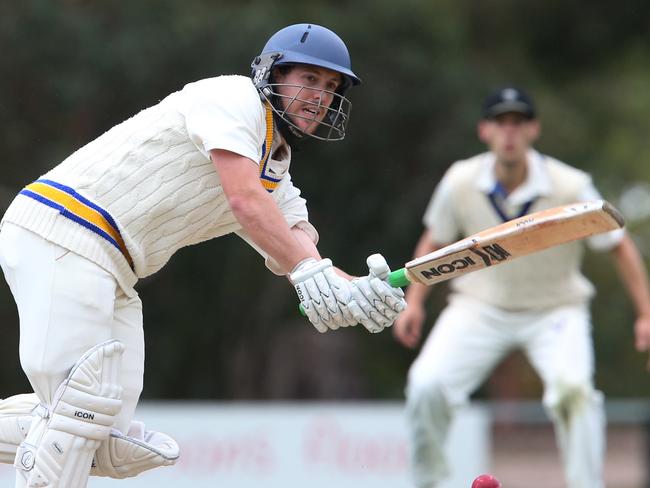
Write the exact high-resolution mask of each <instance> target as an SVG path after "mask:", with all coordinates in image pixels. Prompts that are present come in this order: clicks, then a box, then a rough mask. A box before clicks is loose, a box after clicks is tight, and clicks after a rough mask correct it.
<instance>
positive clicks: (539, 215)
mask: <svg viewBox="0 0 650 488" xmlns="http://www.w3.org/2000/svg"><path fill="white" fill-rule="evenodd" d="M623 225H624V220H623V217H622V216H621V214H620V213H619V212H618V211H617V210H616V209H615V208H614V207H613V206H612V205H611V204H610V203H608V202H606V201H604V200H597V201H590V202H580V203H575V204H571V205H563V206H560V207H555V208H550V209H547V210H542V211H539V212H535V213H532V214H529V215H525V216H523V217H520V218H518V219H514V220H511V221H509V222H505V223H503V224H500V225H497V226H495V227H491V228H489V229H486V230H484V231H481V232H479V233H477V234H474V235H472V236H469V237H466V238H465V239H462V240H460V241H458V242H456V243H454V244H450V245H449V246H445V247H443V248H441V249H438V250H437V251H434V252H432V253H430V254H427V255H426V256H422V257H419V258H417V259H414V260H412V261H409V262H408V263H406V265H405V267H404V268H403V269H402V270H397V271H395V272H393V273H391V275H392V276H390V277H389V282H391V284H392V285H393V286H404V284H406V283H404V281H406V280H408V281H409V282H418V283H422V284H425V285H433V284H435V283H439V282H441V281H445V280H448V279H451V278H455V277H457V276H460V275H463V274H465V273H470V272H472V271H477V270H479V269H483V268H487V267H489V266H496V265H499V264H502V263H505V262H509V261H512V260H513V259H516V258H518V257H521V256H526V255H528V254H532V253H535V252H539V251H543V250H544V249H548V248H551V247H554V246H558V245H560V244H566V243H568V242H572V241H575V240H578V239H584V238H586V237H589V236H592V235H595V234H599V233H602V232H608V231H611V230H615V229H620V228H622V227H623Z"/></svg>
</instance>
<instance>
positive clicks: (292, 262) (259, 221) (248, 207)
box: [228, 190, 319, 273]
mask: <svg viewBox="0 0 650 488" xmlns="http://www.w3.org/2000/svg"><path fill="white" fill-rule="evenodd" d="M228 203H229V204H230V207H231V208H232V211H233V214H234V216H235V218H236V219H237V221H238V222H239V223H240V225H241V226H242V228H243V230H244V231H245V232H246V233H247V234H248V235H249V236H250V238H251V239H252V240H253V242H255V244H256V245H257V246H259V247H260V248H261V249H262V250H263V251H264V252H266V253H267V254H268V255H269V256H271V257H272V258H273V259H274V260H275V261H277V263H278V264H279V265H280V267H281V268H282V270H283V271H285V272H286V273H289V272H290V271H291V270H292V269H293V268H294V267H295V266H296V264H298V263H299V262H300V261H302V260H303V259H306V258H309V257H314V258H316V259H319V256H318V252H317V251H315V252H312V249H310V248H309V247H308V246H305V245H304V243H303V242H301V240H300V239H298V238H297V236H296V233H295V232H292V230H291V229H290V228H289V226H288V225H287V223H286V221H285V219H284V217H283V215H282V213H281V212H280V209H279V208H278V206H277V205H276V203H275V201H274V200H273V198H271V196H270V195H269V194H268V193H267V192H266V191H264V190H263V191H255V190H253V191H250V192H247V193H246V194H245V195H238V196H234V197H231V198H229V200H228ZM300 232H302V231H300ZM310 242H311V241H310ZM313 249H314V250H315V247H314V248H313Z"/></svg>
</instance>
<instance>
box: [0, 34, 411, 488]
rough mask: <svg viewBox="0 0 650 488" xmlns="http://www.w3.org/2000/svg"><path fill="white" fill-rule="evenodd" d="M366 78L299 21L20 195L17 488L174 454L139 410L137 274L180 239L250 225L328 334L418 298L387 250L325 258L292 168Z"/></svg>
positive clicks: (16, 237)
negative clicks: (350, 263)
mask: <svg viewBox="0 0 650 488" xmlns="http://www.w3.org/2000/svg"><path fill="white" fill-rule="evenodd" d="M360 82H361V80H360V79H359V77H358V76H357V75H356V74H355V73H354V72H353V71H352V66H351V61H350V55H349V53H348V49H347V47H346V45H345V43H344V42H343V41H342V40H341V39H340V38H339V37H338V36H337V35H336V34H335V33H334V32H332V31H331V30H329V29H327V28H325V27H322V26H319V25H315V24H296V25H291V26H288V27H286V28H283V29H281V30H280V31H278V32H276V33H275V34H274V35H272V36H271V37H270V39H269V40H268V42H267V43H266V45H265V46H264V48H263V49H262V50H261V52H260V53H259V55H258V56H256V57H255V58H254V59H253V61H252V64H251V76H250V77H244V76H236V75H229V76H218V77H214V78H208V79H203V80H200V81H196V82H194V83H190V84H188V85H186V86H185V87H184V88H183V89H182V90H180V91H178V92H175V93H172V94H170V95H169V96H167V97H166V98H164V99H163V100H162V101H161V102H160V103H158V104H156V105H154V106H151V107H149V108H147V109H145V110H142V111H141V112H139V113H137V114H135V115H134V116H133V117H131V118H129V119H128V120H126V121H124V122H122V123H120V124H118V125H116V126H115V127H113V128H112V129H110V130H109V131H107V132H106V133H104V134H103V135H101V136H100V137H98V138H97V139H95V140H93V141H92V142H89V143H88V144H86V145H85V146H84V147H82V148H80V149H79V150H78V151H76V152H74V153H73V154H72V155H70V156H69V157H68V158H67V159H65V160H64V161H63V162H61V163H60V164H59V165H58V166H56V167H54V168H53V169H52V170H51V171H49V172H47V173H46V174H44V175H43V176H41V177H40V178H38V179H37V180H36V181H33V182H30V183H28V184H27V185H26V186H25V187H24V188H23V189H22V190H21V191H20V192H19V193H18V195H17V196H16V198H15V199H14V200H13V202H12V203H11V205H10V206H9V208H8V209H7V211H6V213H5V214H4V217H3V218H2V223H1V224H0V226H1V227H0V265H1V266H2V270H3V273H4V276H5V279H6V280H7V283H8V284H9V287H10V289H11V292H12V294H13V296H14V299H15V301H16V305H17V307H18V312H19V317H20V361H21V366H22V368H23V370H24V372H25V374H26V375H27V378H28V379H29V381H30V384H31V386H32V387H33V389H34V392H35V395H19V396H16V397H11V398H9V399H7V400H5V401H4V402H2V403H1V404H0V436H2V438H0V460H5V461H7V460H11V461H13V463H14V466H15V468H16V472H17V476H16V487H17V488H20V487H29V488H36V487H45V486H47V487H48V488H83V487H85V486H86V483H87V480H88V476H89V474H90V473H91V470H92V473H93V474H97V475H102V476H112V477H115V478H123V477H128V476H134V475H136V474H138V473H139V472H141V471H144V470H146V469H150V468H152V467H155V466H160V465H165V464H172V463H173V462H174V461H175V459H176V458H177V457H178V453H179V450H178V445H177V444H176V443H175V441H174V440H173V439H171V438H170V437H169V436H167V435H165V434H162V433H158V432H155V431H150V430H147V429H145V428H144V426H143V425H142V424H141V423H138V422H137V421H134V420H133V414H134V411H135V408H136V405H137V403H138V399H139V396H140V392H141V390H142V386H143V385H142V382H143V368H144V338H143V318H142V303H141V301H140V298H139V297H138V293H137V291H136V290H135V288H134V286H135V284H136V282H137V281H138V280H139V279H140V278H144V277H147V276H150V275H152V274H153V273H155V272H157V271H159V270H160V269H161V268H162V267H163V266H164V265H165V264H166V263H167V262H168V261H169V259H170V258H171V257H172V255H173V254H174V253H175V252H176V251H177V250H178V249H180V248H182V247H185V246H190V245H192V244H196V243H199V242H202V241H205V240H207V239H213V238H217V237H220V236H223V235H226V234H231V233H235V234H237V235H238V236H239V237H241V238H242V239H243V240H244V241H246V242H247V243H248V244H250V245H251V246H252V247H254V248H255V249H256V250H257V251H258V252H259V253H260V254H261V255H262V256H263V257H264V259H265V261H266V265H267V267H268V268H269V269H270V270H271V271H272V272H274V273H276V274H277V275H280V276H286V277H287V278H288V279H289V281H290V282H291V283H292V285H293V286H294V287H295V289H296V292H297V294H298V297H299V300H300V303H301V306H302V308H303V310H304V311H305V313H306V315H307V317H308V318H309V320H310V321H311V323H312V324H313V326H314V327H315V328H316V329H317V330H318V331H319V332H326V331H329V330H334V329H338V328H340V327H347V326H353V325H355V324H358V323H361V324H363V326H365V327H366V328H367V329H368V330H369V331H370V332H373V333H374V332H380V331H381V330H382V329H384V328H385V327H388V326H390V325H391V324H392V323H393V321H394V320H395V318H396V316H397V314H398V313H399V312H400V311H401V310H402V309H404V307H405V301H404V298H403V293H402V291H401V290H400V289H399V288H392V287H390V286H389V285H388V284H387V283H385V282H384V281H382V279H381V278H383V277H385V276H386V274H387V273H388V271H389V270H388V266H387V265H386V261H385V260H384V259H383V258H382V257H381V256H379V255H374V256H373V257H372V259H370V260H369V267H370V272H369V274H368V275H367V276H365V277H361V278H354V277H352V276H350V275H348V274H347V273H345V272H343V271H341V270H339V269H337V268H335V267H334V265H333V264H332V261H331V260H329V259H324V258H322V257H321V255H320V254H319V251H318V249H317V247H316V244H317V242H318V233H317V231H316V229H315V228H314V226H313V225H312V224H311V223H310V222H309V219H308V214H307V206H306V202H305V200H304V199H303V198H302V197H301V195H300V191H299V190H298V188H296V187H295V186H294V184H293V182H292V180H291V176H290V173H289V164H290V162H291V153H292V147H294V146H295V145H296V144H299V143H300V142H301V141H302V140H304V139H307V138H316V139H319V140H323V141H332V140H340V139H343V137H344V136H345V132H346V125H347V123H348V115H349V110H350V101H349V100H348V98H347V97H346V95H347V92H348V90H349V89H350V88H351V87H353V86H355V85H359V84H360ZM217 258H218V259H223V258H224V257H223V256H221V257H217ZM14 452H15V454H14Z"/></svg>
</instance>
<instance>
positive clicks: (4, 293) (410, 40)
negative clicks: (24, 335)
mask: <svg viewBox="0 0 650 488" xmlns="http://www.w3.org/2000/svg"><path fill="white" fill-rule="evenodd" d="M646 14H647V3H646V2H645V1H644V0H625V1H623V2H616V3H611V2H598V1H597V2H589V3H587V2H571V1H570V2H565V1H560V0H544V1H537V0H532V1H529V2H520V1H516V0H498V1H497V0H482V1H480V2H478V1H475V0H437V1H436V2H431V1H424V0H403V1H402V2H393V1H387V0H374V1H370V0H356V1H354V2H352V1H349V0H328V1H324V0H311V1H310V2H295V1H288V0H276V1H274V2H259V1H257V2H252V1H246V0H238V1H233V0H230V1H228V0H221V1H210V0H184V1H179V0H139V1H137V2H114V1H109V0H58V1H55V0H23V1H21V2H2V3H0V46H2V50H3V54H2V62H0V127H1V128H2V130H0V149H1V150H2V153H3V162H2V163H1V165H2V179H1V180H0V211H4V209H5V208H6V207H7V205H8V204H9V202H10V201H11V199H12V198H13V195H14V194H15V193H16V192H17V191H18V190H19V189H20V188H21V187H22V186H23V185H24V184H26V183H28V182H30V181H31V180H34V179H35V178H37V177H38V176H39V175H41V174H42V173H44V172H45V171H46V170H47V169H49V168H50V167H51V166H53V165H55V164H56V163H58V162H59V161H61V160H62V159H63V158H65V157H66V156H67V155H68V154H69V153H71V152H72V151H74V150H75V149H77V148H79V147H80V146H81V145H83V144H84V143H85V142H88V141H90V140H91V139H92V138H94V137H96V136H98V135H99V134H101V133H102V132H103V131H105V130H107V129H109V128H110V127H111V126H113V125H114V124H116V123H118V122H120V121H122V120H123V119H125V118H127V117H129V116H131V115H133V114H134V113H135V112H137V111H138V110H140V109H143V108H145V107H147V106H150V105H152V104H154V103H156V102H157V101H158V100H160V99H161V98H163V97H164V96H166V95H167V94H169V93H170V92H172V91H175V90H178V89H180V88H182V86H183V85H184V84H185V83H187V82H190V81H194V80H196V79H200V78H203V77H209V76H215V75H219V74H232V73H238V74H248V67H249V63H250V61H251V60H252V59H253V57H254V56H255V55H256V54H258V52H259V51H260V49H261V48H262V46H263V45H264V43H265V41H266V39H267V38H268V37H269V36H270V35H271V34H272V33H274V32H275V31H276V30H278V29H279V28H281V27H284V26H285V25H289V24H292V23H296V22H305V21H307V22H314V23H317V24H322V25H325V26H328V27H330V28H331V29H333V30H334V31H336V32H337V33H338V34H339V35H340V36H341V37H342V38H343V39H344V40H345V41H346V43H347V45H348V47H349V49H350V52H351V54H352V59H353V67H354V70H355V72H357V74H359V75H360V76H361V77H362V78H363V81H364V83H363V85H362V86H361V87H360V88H355V89H354V90H352V91H351V93H350V97H351V99H352V101H353V105H354V107H353V111H352V118H351V126H350V128H349V132H348V137H347V138H346V140H345V141H343V142H340V143H332V144H322V143H320V144H319V143H308V144H305V145H304V147H303V148H302V149H301V150H299V151H297V152H295V154H294V161H293V164H292V169H291V173H292V175H293V180H294V182H295V183H296V185H297V186H298V187H300V188H301V189H302V191H303V194H304V195H305V196H306V197H307V199H308V201H309V205H310V216H311V220H312V221H313V223H314V224H315V225H316V227H317V228H318V229H320V233H321V241H320V246H319V247H320V249H321V252H322V253H323V255H325V256H329V257H332V258H333V260H334V262H335V263H336V264H337V265H339V266H340V267H342V268H344V269H346V270H348V271H350V272H353V273H358V274H365V272H366V271H365V258H366V256H367V255H368V254H370V253H372V252H382V253H383V254H384V255H385V256H386V257H387V258H388V260H389V262H391V263H392V264H393V265H394V266H399V265H401V263H403V262H404V261H405V260H407V259H408V258H409V257H410V255H411V252H412V249H413V246H414V244H415V241H416V239H417V238H418V236H419V235H420V233H421V231H422V225H421V216H422V213H423V211H424V207H425V205H426V204H427V202H428V199H429V197H430V194H431V191H432V189H433V187H434V185H435V184H436V183H437V182H438V180H439V179H440V177H441V175H442V174H443V172H444V171H445V169H446V168H447V167H448V166H449V165H450V164H451V163H452V162H453V161H454V160H457V159H461V158H465V157H468V156H471V155H473V154H475V153H477V152H479V151H482V150H483V147H482V146H481V144H479V142H478V141H477V139H476V137H475V125H476V122H477V118H478V116H479V107H480V103H481V101H482V99H483V97H484V96H485V94H486V93H487V92H488V91H490V90H492V89H493V88H495V87H496V86H498V85H501V84H503V83H515V84H517V85H520V86H523V87H525V88H527V89H528V90H529V91H530V92H531V93H532V94H533V95H534V97H535V98H536V101H537V104H538V106H539V111H540V114H541V120H542V124H543V128H544V131H543V136H542V139H541V141H540V143H539V145H538V148H539V149H540V150H541V151H543V152H547V153H548V154H551V155H553V156H555V157H557V158H559V159H562V160H564V161H567V162H568V163H570V164H573V165H575V166H578V167H580V168H582V169H584V170H587V171H589V172H591V173H592V174H593V176H594V179H595V181H596V184H597V186H598V187H599V188H600V190H601V192H602V193H603V195H604V196H605V197H606V198H607V199H609V200H611V201H613V202H614V203H619V202H620V203H626V205H625V206H624V208H623V210H626V209H627V211H628V213H629V215H627V216H628V217H629V218H631V220H630V229H631V231H632V232H633V234H634V236H635V238H636V239H638V243H639V245H640V246H641V248H642V250H643V251H644V252H646V251H647V250H648V244H649V243H650V240H647V239H650V235H649V232H650V228H649V227H650V225H649V224H648V221H647V218H648V204H647V201H648V197H647V196H648V194H649V193H648V191H647V188H648V186H647V184H645V183H644V182H648V181H649V180H650V165H649V164H648V162H649V161H650V138H649V137H648V116H649V115H650V65H649V64H648V62H647V61H648V59H650V41H649V39H648V36H647V15H646ZM644 185H645V186H644ZM624 196H627V199H625V200H621V198H622V197H624ZM644 201H645V204H646V206H645V207H644V206H643V205H642V204H643V202H644ZM644 209H645V210H644ZM632 217H633V218H632ZM586 272H587V274H588V276H590V277H591V278H592V279H593V280H594V281H595V282H596V284H597V287H598V289H599V294H598V296H597V298H596V300H595V302H594V304H593V315H594V325H595V332H594V333H595V338H596V355H597V361H598V373H597V383H598V386H599V387H600V388H602V389H603V390H604V391H605V393H606V394H608V395H610V396H616V397H639V396H642V395H646V394H647V392H648V377H647V374H646V373H645V371H644V364H645V360H646V357H645V356H644V355H641V354H639V353H637V352H635V351H634V349H633V321H634V311H633V310H632V307H631V304H630V302H629V300H628V299H627V296H626V295H625V294H624V293H623V291H622V287H621V286H620V283H619V281H618V280H617V277H616V273H615V271H614V269H613V266H612V263H611V260H610V259H609V257H608V256H602V255H590V256H589V257H588V259H587V263H586ZM0 281H1V280H0ZM139 291H140V294H141V296H142V299H143V302H144V314H145V332H146V341H147V359H146V361H147V369H146V373H145V390H144V393H143V397H144V398H218V399H279V398H283V399H308V398H331V399H358V398H401V397H402V389H403V386H404V381H405V375H406V371H407V369H408V366H409V364H410V362H411V361H412V360H413V358H414V357H415V353H414V352H412V351H406V350H404V349H402V348H401V346H398V345H397V343H396V342H394V340H393V339H392V336H391V333H390V331H385V332H384V333H382V334H379V335H370V334H368V333H366V332H365V330H364V329H363V328H362V327H356V328H352V329H348V330H341V331H338V332H335V333H328V334H325V335H320V334H318V333H316V332H315V330H314V329H313V328H312V327H311V326H310V325H309V323H308V322H307V321H306V320H305V319H303V318H301V317H298V316H297V314H296V304H297V300H296V298H295V296H294V292H293V290H292V289H291V287H290V286H289V285H288V283H287V282H286V281H285V280H283V279H281V278H277V277H275V276H273V275H272V274H271V273H268V272H267V271H266V269H265V267H264V265H263V262H262V260H261V259H260V258H259V256H258V255H257V254H256V253H255V252H254V251H253V250H252V249H250V248H248V246H246V245H243V243H242V242H241V241H239V240H238V239H237V238H236V237H225V238H223V239H219V240H215V241H210V242H207V243H203V244H201V245H198V246H195V247H193V248H189V249H184V250H182V251H181V252H179V253H178V254H177V255H176V256H175V257H174V258H173V259H172V261H171V262H170V264H169V265H168V266H167V267H166V269H165V270H163V271H162V272H160V273H158V274H157V275H154V276H153V277H151V278H149V279H147V280H144V281H143V282H141V283H140V285H139ZM445 291H446V290H445V287H444V286H442V287H439V288H437V289H436V290H434V292H433V294H432V295H433V296H432V299H431V300H430V316H431V318H433V317H435V314H436V313H437V312H438V311H439V310H440V308H441V307H442V306H443V305H444V299H445V298H444V296H445ZM251 303H254V304H255V305H254V306H251ZM0 324H1V326H2V337H3V339H2V341H0V366H2V368H1V371H2V373H1V374H0V392H2V393H1V395H2V396H8V395H10V394H14V393H18V392H22V391H24V390H26V389H27V388H28V384H27V382H26V380H25V378H24V376H23V374H22V372H21V370H20V367H19V360H18V353H17V345H18V318H17V313H16V310H15V306H14V304H13V301H12V298H11V295H10V293H9V290H8V288H7V286H6V284H5V283H4V281H1V283H0ZM512 361H514V362H519V361H521V359H517V358H516V357H515V358H514V359H511V362H512ZM510 369H511V371H510V373H509V375H508V376H507V378H508V381H507V384H508V385H510V388H511V389H514V390H515V393H516V394H517V395H518V396H524V397H533V396H537V395H538V394H539V390H540V385H539V382H538V381H537V380H536V379H535V378H534V377H533V375H532V373H531V371H530V369H525V368H524V369H521V368H515V369H517V370H519V371H518V372H517V373H516V374H515V375H513V374H512V370H513V368H510ZM501 374H506V373H501ZM621 378H625V381H621ZM486 393H487V392H486V391H485V390H483V391H482V392H480V393H479V394H486Z"/></svg>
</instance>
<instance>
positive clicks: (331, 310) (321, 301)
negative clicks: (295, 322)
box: [289, 258, 357, 332]
mask: <svg viewBox="0 0 650 488" xmlns="http://www.w3.org/2000/svg"><path fill="white" fill-rule="evenodd" d="M289 279H290V280H291V283H293V285H294V288H295V289H296V293H297V294H298V298H299V299H300V303H301V305H302V309H303V311H304V312H305V315H307V317H308V318H309V321H310V322H311V323H312V324H313V325H314V327H316V329H317V330H318V332H327V331H328V330H329V329H332V330H336V329H338V328H339V327H347V326H348V325H355V324H356V323H357V321H356V320H355V318H354V317H353V315H352V313H351V312H350V310H349V309H348V305H349V303H350V301H351V300H352V291H351V290H352V286H351V284H350V282H349V281H348V280H346V279H345V278H342V277H340V276H339V275H337V274H336V272H335V271H334V267H333V266H332V261H331V260H329V259H322V260H320V261H317V260H316V259H314V258H308V259H305V260H303V261H301V262H300V263H298V264H297V265H296V267H295V268H294V269H293V271H291V273H290V274H289Z"/></svg>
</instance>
